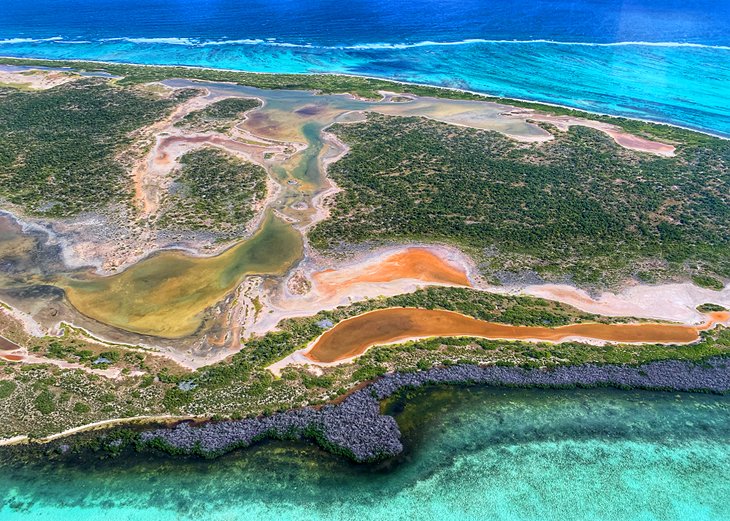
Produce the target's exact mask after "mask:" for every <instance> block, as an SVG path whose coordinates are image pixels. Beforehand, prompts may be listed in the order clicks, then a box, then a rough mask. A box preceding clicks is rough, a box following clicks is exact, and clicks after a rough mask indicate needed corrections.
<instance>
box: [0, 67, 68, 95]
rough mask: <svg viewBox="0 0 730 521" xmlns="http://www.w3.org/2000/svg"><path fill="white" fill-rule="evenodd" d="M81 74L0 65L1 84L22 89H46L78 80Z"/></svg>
mask: <svg viewBox="0 0 730 521" xmlns="http://www.w3.org/2000/svg"><path fill="white" fill-rule="evenodd" d="M79 78H80V76H79V75H78V74H74V73H72V72H61V71H45V70H37V69H31V70H22V71H21V70H16V69H15V68H12V69H11V68H4V67H0V85H7V86H10V87H16V88H20V89H32V90H45V89H50V88H52V87H57V86H58V85H63V84H64V83H68V82H70V81H75V80H78V79H79Z"/></svg>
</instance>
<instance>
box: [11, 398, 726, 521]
mask: <svg viewBox="0 0 730 521" xmlns="http://www.w3.org/2000/svg"><path fill="white" fill-rule="evenodd" d="M384 409H386V410H387V411H388V412H391V413H394V414H396V417H397V419H398V422H399V425H400V426H401V430H402V431H403V438H404V444H405V446H406V451H405V452H404V454H402V455H401V456H400V457H398V458H397V459H394V460H391V461H387V462H383V463H380V464H377V465H354V464H351V463H348V462H347V461H344V460H342V459H339V458H337V457H333V456H330V455H329V454H326V453H324V452H322V451H320V450H319V449H316V448H313V447H311V446H308V445H305V444H298V443H297V444H292V443H283V442H267V443H263V444H260V445H258V446H255V447H253V448H251V449H248V450H241V451H237V452H235V453H232V454H229V455H227V456H224V457H222V458H219V459H217V460H211V461H203V460H197V459H174V458H168V457H156V456H151V455H132V456H130V457H121V458H116V459H110V460H109V459H107V460H102V459H98V458H97V457H96V456H91V457H88V456H87V457H85V458H84V459H82V460H81V461H66V462H63V463H61V462H58V461H56V462H48V461H40V462H38V461H36V462H26V463H22V464H21V463H20V462H18V461H16V460H11V459H9V458H8V457H7V454H5V455H3V456H2V460H0V519H3V520H19V519H23V520H26V519H49V520H50V519H53V520H59V521H63V520H66V519H73V520H74V521H81V520H86V519H101V518H102V517H105V518H107V519H114V520H115V521H116V520H146V519H154V520H156V521H163V520H168V519H169V520H172V519H175V520H180V519H183V520H187V519H211V520H234V519H235V520H238V519H312V520H315V519H362V520H368V519H378V520H383V519H434V520H437V519H438V520H445V519H446V520H448V519H475V520H476V519H498V520H552V519H555V520H558V519H560V520H573V519H575V520H583V519H599V520H600V519H605V520H615V519H622V520H632V519H636V520H653V519H656V520H673V519H676V520H683V521H684V520H700V519H707V520H710V519H712V520H717V519H730V504H729V503H728V502H727V498H728V497H730V475H729V474H728V468H730V434H728V433H730V397H720V396H713V395H703V394H694V395H693V394H685V393H655V392H641V391H617V390H608V389H593V390H541V389H532V390H524V389H495V388H488V387H473V388H457V387H445V388H434V389H430V390H426V391H420V392H418V393H415V394H414V395H413V396H410V397H409V398H408V399H403V398H398V399H395V400H391V402H389V403H387V404H385V405H384Z"/></svg>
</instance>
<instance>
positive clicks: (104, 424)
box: [0, 414, 205, 446]
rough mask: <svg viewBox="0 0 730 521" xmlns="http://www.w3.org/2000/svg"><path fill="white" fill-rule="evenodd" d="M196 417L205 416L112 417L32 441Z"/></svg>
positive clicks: (23, 439) (18, 439)
mask: <svg viewBox="0 0 730 521" xmlns="http://www.w3.org/2000/svg"><path fill="white" fill-rule="evenodd" d="M198 418H205V417H202V416H173V415H170V414H162V415H157V416H132V417H129V418H114V419H111V420H102V421H98V422H93V423H87V424H85V425H80V426H78V427H73V428H71V429H67V430H65V431H62V432H58V433H56V434H52V435H50V436H46V437H44V438H37V439H34V440H33V442H34V443H48V442H49V441H53V440H57V439H59V438H64V437H66V436H69V435H71V434H76V433H79V432H86V431H93V430H97V429H105V428H108V427H113V426H115V425H124V424H130V423H137V422H144V423H147V422H153V421H155V422H156V421H159V422H177V421H183V420H195V419H198ZM28 441H30V438H29V437H28V436H25V435H21V436H13V437H12V438H4V439H0V446H3V445H18V444H21V443H27V442H28Z"/></svg>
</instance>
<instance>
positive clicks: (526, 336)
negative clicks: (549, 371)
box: [306, 308, 727, 363]
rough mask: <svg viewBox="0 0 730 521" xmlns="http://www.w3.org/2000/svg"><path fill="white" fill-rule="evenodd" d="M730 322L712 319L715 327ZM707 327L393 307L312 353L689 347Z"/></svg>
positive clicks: (353, 323) (343, 325) (323, 341)
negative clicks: (515, 318) (476, 340)
mask: <svg viewBox="0 0 730 521" xmlns="http://www.w3.org/2000/svg"><path fill="white" fill-rule="evenodd" d="M723 319H727V317H724V318H723V317H720V316H718V317H714V316H713V317H712V320H711V322H709V323H708V324H710V323H712V322H713V321H717V320H723ZM705 327H708V325H705V326H684V325H675V324H652V323H643V324H596V323H590V324H571V325H568V326H562V327H556V328H549V327H538V326H511V325H507V324H498V323H494V322H486V321H483V320H477V319H475V318H472V317H468V316H465V315H462V314H460V313H455V312H452V311H443V310H429V309H416V308H391V309H381V310H377V311H371V312H369V313H364V314H362V315H358V316H356V317H353V318H350V319H347V320H344V321H342V322H340V323H339V324H337V325H336V326H335V327H333V328H332V329H330V330H329V331H327V332H325V333H324V334H323V335H322V336H321V337H320V338H319V339H318V340H317V341H316V343H315V344H314V346H313V347H312V349H311V350H310V351H309V352H308V353H307V355H306V356H307V357H309V358H310V359H311V360H314V361H315V362H324V363H329V362H336V361H338V360H343V359H346V358H351V357H353V356H357V355H361V354H362V353H364V352H365V351H366V350H367V349H368V348H370V347H372V346H374V345H380V344H389V343H393V342H399V341H404V340H407V339H411V338H428V337H436V336H474V337H480V338H491V339H506V340H546V341H553V342H557V341H561V340H564V339H566V338H585V339H593V340H602V341H608V342H618V343H651V344H653V343H663V344H673V343H677V344H685V343H690V342H694V341H696V340H697V339H698V338H699V331H700V330H701V329H703V328H705Z"/></svg>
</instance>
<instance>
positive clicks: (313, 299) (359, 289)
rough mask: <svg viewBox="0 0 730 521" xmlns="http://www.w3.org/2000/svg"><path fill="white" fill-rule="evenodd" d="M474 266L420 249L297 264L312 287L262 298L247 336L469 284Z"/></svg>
mask: <svg viewBox="0 0 730 521" xmlns="http://www.w3.org/2000/svg"><path fill="white" fill-rule="evenodd" d="M472 270H473V266H472V264H471V263H470V261H469V259H468V258H467V257H466V256H465V255H463V254H462V253H461V252H460V251H459V250H457V249H455V248H450V247H447V246H434V245H420V246H418V245H417V246H409V247H391V248H382V249H380V250H376V251H366V252H363V253H362V254H361V255H359V256H356V257H355V258H354V259H348V260H346V261H341V262H338V263H334V265H333V264H332V263H331V260H328V259H319V260H314V259H313V258H312V257H310V258H309V259H308V261H306V262H304V263H302V264H300V266H299V271H298V272H297V273H296V275H297V277H303V278H304V279H306V280H307V281H309V282H310V283H311V288H310V290H309V291H308V292H306V293H304V294H297V293H294V292H292V291H290V290H289V289H288V284H283V285H280V286H279V287H278V288H277V290H276V291H275V292H274V293H273V294H271V295H267V296H264V299H263V304H264V309H263V311H262V313H261V314H260V317H259V319H258V320H257V321H256V322H255V323H254V324H253V325H252V327H251V329H250V330H248V331H246V333H247V334H265V333H266V332H268V331H271V330H272V329H274V328H275V327H276V325H277V324H278V323H279V322H280V321H281V320H282V319H284V318H293V317H304V316H311V315H312V314H314V313H316V312H317V311H320V310H323V309H334V308H336V307H338V306H342V305H347V304H351V303H353V302H357V301H361V300H365V299H369V298H376V297H389V296H394V295H400V294H403V293H412V292H414V291H416V290H418V289H420V288H422V287H425V286H433V285H438V286H461V287H469V286H471V285H472V283H471V281H470V279H469V277H470V273H472Z"/></svg>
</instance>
